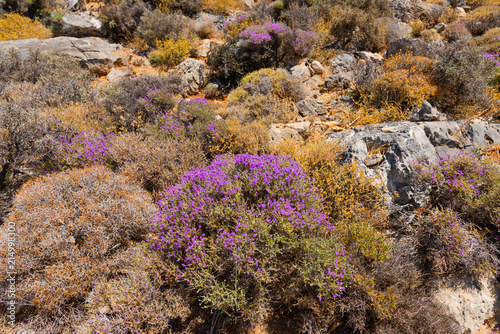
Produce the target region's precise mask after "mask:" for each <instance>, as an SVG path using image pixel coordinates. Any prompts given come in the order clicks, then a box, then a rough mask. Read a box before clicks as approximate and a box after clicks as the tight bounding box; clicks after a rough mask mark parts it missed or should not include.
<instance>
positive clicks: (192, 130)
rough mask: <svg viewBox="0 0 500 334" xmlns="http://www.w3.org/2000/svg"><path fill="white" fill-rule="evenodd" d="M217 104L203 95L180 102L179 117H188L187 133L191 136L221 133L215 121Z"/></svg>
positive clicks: (207, 136) (212, 135) (209, 135)
mask: <svg viewBox="0 0 500 334" xmlns="http://www.w3.org/2000/svg"><path fill="white" fill-rule="evenodd" d="M215 109H216V105H215V103H213V102H210V101H208V100H206V99H204V98H202V97H195V98H191V99H189V100H184V101H182V102H180V103H179V106H178V111H179V117H181V118H182V119H185V120H186V119H187V120H188V121H189V122H188V123H189V124H187V125H186V134H187V135H188V136H189V137H200V136H201V137H205V138H211V137H214V136H217V135H218V134H219V128H218V126H217V124H216V122H215V118H214V110H215Z"/></svg>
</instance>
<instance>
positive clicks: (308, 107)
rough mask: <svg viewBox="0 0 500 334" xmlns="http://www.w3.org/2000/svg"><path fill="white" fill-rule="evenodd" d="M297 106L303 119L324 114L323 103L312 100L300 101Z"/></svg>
mask: <svg viewBox="0 0 500 334" xmlns="http://www.w3.org/2000/svg"><path fill="white" fill-rule="evenodd" d="M295 106H296V107H297V110H298V111H299V114H300V115H301V116H303V117H305V116H311V115H318V114H322V113H324V108H323V105H322V104H321V102H319V101H318V100H315V99H311V98H306V99H305V100H302V101H299V102H297V103H295Z"/></svg>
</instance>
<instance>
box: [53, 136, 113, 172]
mask: <svg viewBox="0 0 500 334" xmlns="http://www.w3.org/2000/svg"><path fill="white" fill-rule="evenodd" d="M114 136H115V135H114V134H113V133H102V132H82V133H80V134H79V135H77V136H75V137H73V138H71V139H70V140H68V139H65V138H60V144H61V145H62V155H63V157H62V159H63V160H64V162H65V163H66V164H69V165H70V166H79V167H81V166H83V167H88V166H91V165H105V164H106V163H109V162H110V158H109V144H110V142H111V140H113V138H114Z"/></svg>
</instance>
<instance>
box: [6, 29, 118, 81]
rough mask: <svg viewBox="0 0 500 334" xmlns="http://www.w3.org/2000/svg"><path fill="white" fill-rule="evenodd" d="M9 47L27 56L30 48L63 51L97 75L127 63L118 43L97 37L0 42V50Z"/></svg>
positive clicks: (104, 73)
mask: <svg viewBox="0 0 500 334" xmlns="http://www.w3.org/2000/svg"><path fill="white" fill-rule="evenodd" d="M10 49H15V50H16V51H19V52H20V53H21V55H23V56H25V57H28V56H29V55H30V52H31V51H32V50H33V51H34V50H39V51H49V52H50V51H53V52H57V53H63V54H66V55H68V56H70V57H71V58H74V59H76V60H77V61H79V62H80V63H82V64H83V65H84V66H85V67H87V68H89V69H90V70H91V71H92V72H94V73H95V74H97V75H107V74H108V72H109V70H110V69H111V68H112V67H113V66H121V65H126V64H127V61H126V56H125V54H124V53H123V48H122V46H121V45H120V44H112V43H109V42H107V41H106V40H104V39H102V38H98V37H86V38H76V37H55V38H48V39H37V38H30V39H22V40H16V41H4V42H0V51H1V50H10Z"/></svg>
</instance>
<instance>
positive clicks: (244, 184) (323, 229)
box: [151, 154, 350, 322]
mask: <svg viewBox="0 0 500 334" xmlns="http://www.w3.org/2000/svg"><path fill="white" fill-rule="evenodd" d="M158 204H159V206H160V210H159V212H158V213H157V215H156V217H155V219H154V221H153V232H154V241H153V243H152V245H151V248H152V249H156V250H157V251H159V252H160V254H161V255H162V257H163V259H164V261H165V263H166V271H167V280H168V281H169V282H170V283H173V284H182V285H184V286H185V287H187V288H189V289H192V290H193V291H196V292H197V294H196V296H197V298H198V299H199V301H200V302H201V304H203V305H204V306H205V307H208V308H210V309H212V310H216V311H222V312H225V313H227V314H230V315H233V316H236V317H237V318H239V319H242V320H248V321H251V322H254V321H262V320H263V319H264V317H265V316H266V314H268V313H269V312H272V311H273V310H275V309H276V308H278V307H283V306H284V307H288V308H290V307H292V305H293V306H295V307H301V306H302V307H304V305H308V304H310V303H312V302H313V301H314V300H315V301H316V303H319V304H322V303H323V304H324V303H327V304H328V303H329V304H331V301H332V300H333V299H335V298H338V297H340V296H341V295H342V294H343V292H344V290H345V289H346V284H347V281H348V277H350V274H349V270H348V265H347V258H346V256H345V253H344V250H343V248H342V246H341V245H340V242H339V240H338V238H337V237H336V235H335V231H334V227H333V225H331V224H330V223H329V221H328V219H327V216H326V215H325V213H324V212H323V208H322V200H321V198H320V197H319V195H318V193H317V191H316V189H315V188H314V187H313V186H312V185H311V183H310V180H309V179H308V178H307V176H306V173H305V172H304V170H303V169H302V168H301V167H300V166H299V164H298V163H296V162H295V161H293V160H291V159H290V158H288V157H285V156H280V155H277V156H275V155H261V156H258V155H249V154H241V155H236V156H217V157H216V158H215V159H214V160H213V162H212V163H211V164H210V165H209V166H208V167H206V168H198V169H194V170H193V171H191V172H189V173H186V174H185V175H184V176H183V178H182V180H181V182H179V183H178V184H176V185H175V186H173V187H170V188H169V189H167V190H166V191H165V192H164V193H163V199H162V200H160V201H159V203H158Z"/></svg>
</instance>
